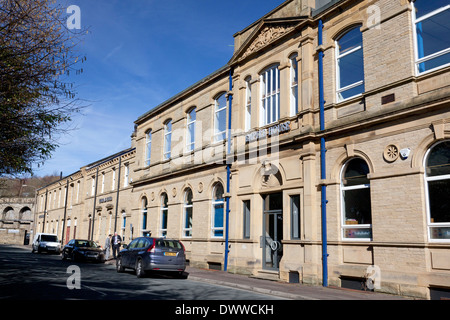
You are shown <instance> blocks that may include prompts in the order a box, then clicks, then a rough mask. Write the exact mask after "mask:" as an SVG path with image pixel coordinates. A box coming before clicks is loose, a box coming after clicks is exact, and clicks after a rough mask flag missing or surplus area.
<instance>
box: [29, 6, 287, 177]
mask: <svg viewBox="0 0 450 320" xmlns="http://www.w3.org/2000/svg"><path fill="white" fill-rule="evenodd" d="M60 2H61V3H63V4H64V5H65V6H69V5H77V6H78V7H79V8H80V11H81V26H82V28H88V29H89V34H87V35H86V36H85V37H84V40H83V42H82V43H81V44H80V45H79V47H78V50H79V51H80V54H81V55H86V57H87V61H86V62H85V63H83V65H82V67H83V73H82V75H73V76H71V77H70V78H71V80H72V81H73V82H74V83H75V85H76V86H77V91H78V98H80V99H86V100H88V102H87V105H88V106H87V107H86V108H85V110H84V111H83V115H82V116H76V117H74V119H73V123H72V126H75V127H76V128H77V129H76V130H72V131H70V132H69V133H68V134H67V135H65V136H63V137H61V138H60V139H59V142H60V146H59V147H58V148H57V150H56V151H55V152H54V153H53V156H52V158H51V159H50V160H48V161H47V162H46V163H45V164H44V166H42V167H40V168H35V175H38V176H44V175H47V174H53V173H57V174H59V173H60V172H61V171H62V172H63V175H64V176H66V175H69V174H71V173H73V172H76V171H77V170H79V168H80V167H82V166H84V165H87V164H89V163H91V162H94V161H96V160H99V159H101V158H104V157H106V156H109V155H111V154H114V153H115V152H118V151H121V150H123V149H126V148H128V147H130V146H131V140H130V135H131V133H132V131H133V127H134V121H135V120H136V119H137V118H138V117H139V116H140V115H142V114H144V113H145V112H147V111H148V110H150V109H152V108H154V107H155V106H157V105H159V104H160V103H162V102H164V101H165V100H167V99H169V98H170V97H172V96H174V95H175V94H177V93H178V92H180V91H182V90H184V89H186V88H187V87H189V86H190V85H192V84H194V83H195V82H197V81H199V80H201V79H202V78H203V77H205V76H207V75H209V74H210V73H212V72H214V71H215V70H217V69H219V68H221V67H222V66H224V65H225V64H226V63H227V62H228V60H229V59H230V58H231V56H232V54H233V43H234V39H233V34H234V33H236V32H237V31H240V30H242V29H243V28H245V27H247V26H248V25H250V24H252V23H253V22H255V21H256V20H258V19H259V18H260V17H262V16H263V15H264V14H266V13H268V12H270V11H271V10H272V9H275V8H276V7H277V6H278V5H280V4H281V3H283V2H284V0H228V1H223V2H220V1H214V0H164V1H162V0H127V1H124V0H60ZM69 16H70V15H69V14H68V15H67V17H69Z"/></svg>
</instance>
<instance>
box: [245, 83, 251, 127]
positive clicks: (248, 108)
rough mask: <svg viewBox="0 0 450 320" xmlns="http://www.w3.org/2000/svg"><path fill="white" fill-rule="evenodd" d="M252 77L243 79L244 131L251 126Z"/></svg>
mask: <svg viewBox="0 0 450 320" xmlns="http://www.w3.org/2000/svg"><path fill="white" fill-rule="evenodd" d="M251 81H252V78H251V77H247V78H246V79H245V123H244V126H245V131H249V130H250V129H251V128H252V83H251Z"/></svg>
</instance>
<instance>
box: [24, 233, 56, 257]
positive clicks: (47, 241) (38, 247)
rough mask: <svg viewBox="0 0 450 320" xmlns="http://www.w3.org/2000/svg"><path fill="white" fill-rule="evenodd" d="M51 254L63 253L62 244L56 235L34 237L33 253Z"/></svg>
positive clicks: (44, 234) (48, 234) (43, 234)
mask: <svg viewBox="0 0 450 320" xmlns="http://www.w3.org/2000/svg"><path fill="white" fill-rule="evenodd" d="M36 251H37V252H38V253H41V252H49V253H57V254H59V253H60V252H61V243H60V242H59V240H58V236H57V235H56V234H51V233H37V234H36V235H35V236H34V239H33V243H32V244H31V252H33V253H34V252H36Z"/></svg>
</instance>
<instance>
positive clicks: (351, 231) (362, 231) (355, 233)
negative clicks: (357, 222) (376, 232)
mask: <svg viewBox="0 0 450 320" xmlns="http://www.w3.org/2000/svg"><path fill="white" fill-rule="evenodd" d="M344 237H345V238H346V239H361V238H372V229H371V228H346V229H345V230H344Z"/></svg>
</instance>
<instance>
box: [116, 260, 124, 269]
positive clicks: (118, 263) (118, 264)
mask: <svg viewBox="0 0 450 320" xmlns="http://www.w3.org/2000/svg"><path fill="white" fill-rule="evenodd" d="M116 270H117V272H123V271H124V270H125V269H124V267H123V265H122V258H121V257H118V258H117V260H116Z"/></svg>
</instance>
